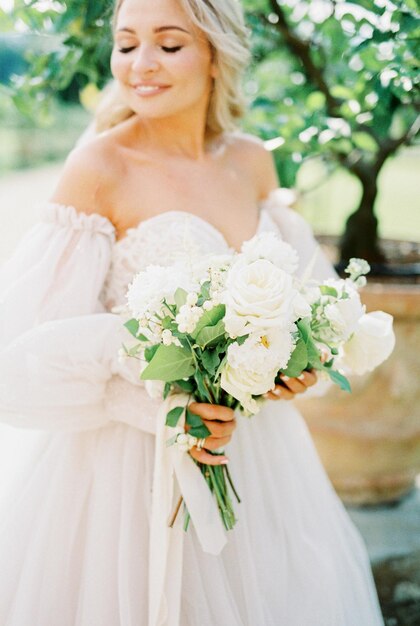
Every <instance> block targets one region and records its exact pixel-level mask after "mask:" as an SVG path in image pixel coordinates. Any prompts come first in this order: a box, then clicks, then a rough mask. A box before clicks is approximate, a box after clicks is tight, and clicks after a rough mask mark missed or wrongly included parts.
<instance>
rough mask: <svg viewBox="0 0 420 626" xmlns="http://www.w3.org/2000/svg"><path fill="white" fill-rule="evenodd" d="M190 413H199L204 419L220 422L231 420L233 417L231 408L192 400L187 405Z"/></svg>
mask: <svg viewBox="0 0 420 626" xmlns="http://www.w3.org/2000/svg"><path fill="white" fill-rule="evenodd" d="M188 408H189V410H190V411H191V413H195V415H199V416H200V417H202V418H203V419H206V420H219V421H221V422H231V421H232V420H234V419H235V413H234V411H233V409H229V408H228V407H227V406H220V405H219V404H207V403H206V402H192V403H191V404H189V405H188Z"/></svg>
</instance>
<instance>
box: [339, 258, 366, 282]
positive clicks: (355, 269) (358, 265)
mask: <svg viewBox="0 0 420 626" xmlns="http://www.w3.org/2000/svg"><path fill="white" fill-rule="evenodd" d="M344 271H345V272H346V274H350V279H351V280H353V281H355V282H356V280H357V278H359V277H361V276H363V275H364V274H368V273H369V272H370V265H369V263H368V262H367V261H365V259H356V258H353V259H350V261H349V264H348V265H347V267H346V269H345V270H344ZM365 284H366V283H365Z"/></svg>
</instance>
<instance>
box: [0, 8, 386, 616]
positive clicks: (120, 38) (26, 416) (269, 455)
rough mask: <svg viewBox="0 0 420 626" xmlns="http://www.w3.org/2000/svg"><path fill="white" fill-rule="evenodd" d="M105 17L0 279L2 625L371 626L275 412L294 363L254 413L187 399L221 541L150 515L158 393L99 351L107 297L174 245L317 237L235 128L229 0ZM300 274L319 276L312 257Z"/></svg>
mask: <svg viewBox="0 0 420 626" xmlns="http://www.w3.org/2000/svg"><path fill="white" fill-rule="evenodd" d="M114 26H115V27H114V38H115V42H114V48H113V53H112V72H113V75H114V78H115V86H114V88H113V89H112V92H111V93H109V94H108V97H107V100H106V104H104V105H103V107H102V110H101V112H100V114H99V117H98V133H97V134H96V136H94V137H93V138H92V139H91V140H90V141H89V142H85V143H84V144H83V145H81V146H80V147H79V148H78V149H76V150H75V151H74V152H73V153H72V154H71V155H70V156H69V158H68V161H67V164H66V167H65V171H64V174H63V176H62V179H61V181H60V183H59V185H58V188H57V189H56V191H55V192H54V195H53V197H52V199H51V202H50V203H49V204H48V206H47V207H46V210H45V217H44V219H43V220H42V222H40V223H39V224H38V225H37V226H36V227H35V228H34V229H33V230H32V231H30V232H29V233H28V234H27V236H26V237H25V239H24V240H23V242H22V243H21V245H20V246H19V248H18V250H17V251H16V253H15V255H14V256H13V257H12V259H11V260H10V261H9V263H8V264H6V266H5V267H4V268H3V271H2V273H1V276H0V284H1V295H2V305H1V326H0V415H1V419H2V421H3V422H5V423H7V424H9V427H8V428H10V425H11V426H13V427H26V428H29V429H30V432H31V433H32V435H30V434H29V433H28V434H26V435H25V433H23V432H22V442H23V441H24V439H25V437H29V438H30V436H33V439H34V440H33V441H32V453H31V456H30V463H28V464H27V466H26V468H24V469H22V471H21V472H20V474H19V479H16V480H14V481H13V482H12V483H11V484H12V497H11V498H9V499H8V500H7V501H6V502H5V504H4V505H3V514H2V518H1V535H0V562H1V564H2V565H1V576H0V624H1V625H2V626H164V625H166V626H216V625H220V624H223V625H224V626H280V625H283V626H379V625H380V624H382V620H381V617H380V611H379V608H378V603H377V598H376V594H375V589H374V585H373V582H372V577H371V572H370V568H369V562H368V558H367V555H366V552H365V548H364V546H363V544H362V541H361V539H360V537H359V535H358V533H357V532H356V530H355V529H354V527H353V526H352V524H351V522H350V521H349V519H348V517H347V515H346V512H345V510H344V508H343V507H342V505H341V503H340V501H339V500H338V498H337V497H336V495H335V493H334V491H333V489H332V487H331V485H330V483H329V481H328V479H327V477H326V475H325V473H324V470H323V469H322V467H321V464H320V461H319V459H318V457H317V455H316V452H315V450H314V447H313V444H312V442H311V440H310V437H309V434H308V432H307V429H306V427H305V424H304V422H303V420H302V418H301V416H300V415H299V413H298V412H297V410H296V409H295V408H294V406H293V403H292V402H288V401H289V400H292V399H293V398H294V396H295V395H296V394H300V393H304V392H306V390H307V388H308V387H310V386H312V385H314V383H315V382H316V377H315V375H314V374H313V373H311V372H308V373H307V374H306V375H305V376H304V377H303V378H302V379H299V380H297V379H285V380H284V381H283V384H282V385H279V386H278V387H277V388H276V389H275V390H274V392H272V393H271V394H270V398H269V399H270V400H273V401H272V402H271V401H269V402H267V404H266V406H265V408H264V409H263V410H262V412H261V414H260V415H258V417H256V418H254V419H252V420H245V419H238V420H236V418H235V415H234V413H233V411H231V410H230V409H227V408H224V407H219V406H212V405H206V404H199V403H196V404H195V405H194V411H196V412H197V413H198V414H200V415H201V416H202V417H203V419H204V420H205V423H206V425H207V426H208V428H209V430H210V432H211V436H210V437H208V438H207V439H206V441H205V446H204V449H202V450H198V449H197V448H193V449H192V450H191V451H190V453H189V454H190V455H191V456H192V457H193V458H194V459H196V460H198V461H202V462H205V463H216V462H221V461H226V460H230V461H231V463H232V468H234V469H233V471H234V474H235V480H236V481H237V483H238V489H239V491H240V493H241V496H242V499H243V502H242V504H241V505H240V506H239V507H238V518H239V520H238V523H237V525H236V527H235V529H234V530H233V531H231V532H229V533H228V536H227V538H226V543H225V545H224V547H223V546H221V545H219V546H218V547H217V549H214V548H215V546H214V545H210V546H209V545H202V542H200V540H199V538H198V532H197V528H195V527H194V523H193V524H192V525H191V527H190V529H189V531H188V532H187V533H184V532H183V530H182V527H181V525H180V523H176V524H175V526H174V528H173V529H168V527H167V517H166V515H167V513H168V511H169V510H170V507H171V502H169V505H168V506H169V508H168V507H167V504H168V503H166V502H163V501H160V500H159V499H158V497H157V495H156V494H157V487H156V485H157V481H158V479H159V476H161V474H162V472H163V471H164V468H162V467H161V466H160V465H159V463H160V458H161V457H160V454H161V451H159V450H157V448H156V445H157V444H156V442H155V434H154V433H155V429H156V416H157V414H158V411H159V408H160V405H161V402H160V401H159V400H151V399H150V398H149V396H148V395H147V394H146V392H145V389H144V388H143V387H142V385H141V384H140V383H139V382H138V380H137V377H136V376H135V374H133V372H132V371H131V370H130V367H129V366H128V365H127V364H121V363H119V362H118V361H117V359H116V358H115V355H116V353H117V350H118V347H119V345H120V341H121V336H120V325H121V322H120V320H119V317H118V315H116V314H115V313H112V311H113V310H114V311H115V309H114V307H116V306H118V305H121V304H123V303H124V294H125V290H126V287H127V285H128V283H129V282H130V279H131V277H132V275H133V273H134V272H136V271H139V270H140V269H142V268H144V267H146V266H147V265H149V264H151V263H159V264H163V265H169V264H171V263H172V262H173V260H174V259H175V258H177V255H179V254H180V253H181V252H185V249H186V247H188V249H189V250H190V251H192V252H191V253H194V254H197V255H200V254H204V253H210V252H214V253H223V252H226V251H227V250H229V248H235V249H239V248H240V246H241V244H242V242H243V241H245V240H247V239H250V238H251V237H252V236H253V235H254V234H255V233H257V232H263V231H274V232H276V233H278V234H279V235H280V236H281V237H283V238H284V239H285V240H287V241H289V242H290V243H291V244H292V245H293V246H295V247H296V249H297V250H298V252H299V255H300V268H301V270H302V269H303V268H304V267H306V266H307V264H308V262H309V260H310V259H311V258H312V257H313V253H314V250H315V249H316V243H315V241H314V239H313V237H312V235H311V232H310V230H309V227H308V226H307V225H306V224H305V222H304V221H303V220H302V219H301V218H300V217H298V215H296V214H295V213H294V212H293V211H291V210H289V209H287V208H286V207H284V206H283V205H282V203H281V201H280V199H279V198H280V196H279V195H278V191H276V189H277V187H278V181H277V178H276V173H275V170H274V167H273V163H272V160H271V158H270V155H269V154H268V153H267V152H266V151H265V149H264V147H263V145H262V143H261V142H260V141H259V140H258V139H256V138H254V137H249V136H244V135H241V134H240V133H238V132H237V131H235V123H236V120H237V118H238V117H239V116H240V115H241V113H242V110H243V105H242V101H241V97H240V89H239V82H240V76H241V72H242V69H243V68H244V66H245V65H246V63H247V62H248V53H247V50H246V40H247V32H246V29H245V28H244V24H243V17H242V14H241V11H240V6H239V4H238V2H236V1H235V0H154V1H153V2H150V1H149V0H123V1H122V2H121V1H120V2H119V3H118V4H117V6H116V11H115V25H114ZM314 273H315V275H317V276H318V277H319V278H322V277H325V276H328V275H330V274H331V273H332V270H331V268H330V266H329V265H328V263H327V262H326V261H325V259H324V258H323V257H322V255H321V254H320V255H318V258H317V262H316V265H315V267H314ZM3 428H4V436H5V437H6V436H7V427H3ZM35 433H39V434H35ZM221 446H224V447H225V449H226V454H225V455H224V456H220V457H219V456H218V457H214V456H212V455H210V454H209V451H212V450H215V449H217V448H219V447H221ZM185 454H188V453H185ZM162 458H163V456H162ZM186 458H187V459H188V457H186ZM191 463H192V460H191ZM165 507H166V508H165ZM178 522H179V520H178Z"/></svg>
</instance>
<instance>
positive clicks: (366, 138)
mask: <svg viewBox="0 0 420 626" xmlns="http://www.w3.org/2000/svg"><path fill="white" fill-rule="evenodd" d="M352 140H353V142H354V144H355V146H356V147H357V148H360V150H367V151H368V152H376V150H377V149H378V144H377V143H376V141H375V140H374V139H373V137H372V136H371V135H369V134H368V133H364V132H354V133H353V134H352Z"/></svg>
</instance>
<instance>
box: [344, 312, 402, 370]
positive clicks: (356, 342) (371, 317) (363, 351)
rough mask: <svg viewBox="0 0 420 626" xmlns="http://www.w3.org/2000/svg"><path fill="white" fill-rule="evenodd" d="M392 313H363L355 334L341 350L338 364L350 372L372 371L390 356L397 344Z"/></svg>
mask: <svg viewBox="0 0 420 626" xmlns="http://www.w3.org/2000/svg"><path fill="white" fill-rule="evenodd" d="M392 321H393V318H392V315H389V314H388V313H384V312H383V311H374V312H372V313H366V314H365V315H363V316H362V317H361V318H360V319H359V322H358V324H357V328H356V330H355V332H354V334H353V336H352V337H351V338H350V339H349V341H348V342H347V343H345V344H344V346H343V347H342V349H341V350H340V355H339V359H337V365H338V366H339V367H341V368H342V369H343V370H344V371H345V372H347V373H349V374H358V375H362V374H365V373H366V372H370V371H372V370H373V369H375V367H377V366H378V365H380V364H381V363H382V362H383V361H385V359H387V358H388V357H389V355H390V354H391V352H392V351H393V349H394V346H395V335H394V331H393V329H392Z"/></svg>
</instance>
